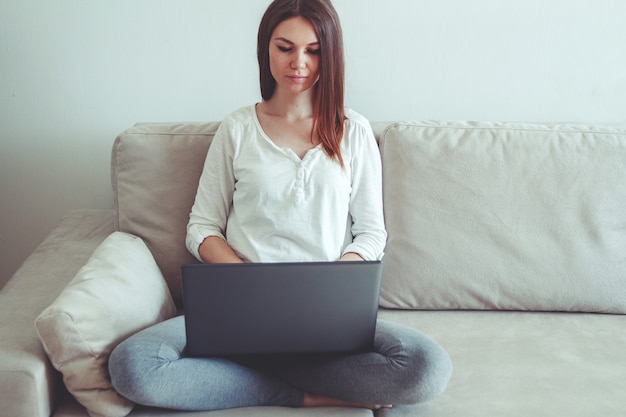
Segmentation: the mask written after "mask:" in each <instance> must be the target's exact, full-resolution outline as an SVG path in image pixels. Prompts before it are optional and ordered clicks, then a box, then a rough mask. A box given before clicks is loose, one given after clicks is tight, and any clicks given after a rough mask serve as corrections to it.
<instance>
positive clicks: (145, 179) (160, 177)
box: [111, 122, 219, 306]
mask: <svg viewBox="0 0 626 417" xmlns="http://www.w3.org/2000/svg"><path fill="white" fill-rule="evenodd" d="M218 127H219V123H217V122H214V123H182V124H161V125H159V124H149V125H148V124H144V125H141V124H140V125H136V126H135V127H133V128H130V129H128V130H126V131H124V132H122V133H121V134H120V135H119V136H118V138H117V139H116V141H115V144H114V145H113V154H112V158H111V175H112V179H111V181H112V184H113V196H114V203H115V230H119V231H122V232H127V233H131V234H133V235H136V236H139V237H141V238H142V239H143V241H144V242H145V243H146V245H148V248H149V249H150V251H151V252H152V254H153V255H154V258H155V259H156V262H157V264H158V265H159V267H160V268H161V271H162V272H163V276H164V277H165V279H166V281H167V283H168V285H169V287H170V290H171V293H172V296H173V297H174V301H175V302H176V303H177V304H178V305H179V306H180V305H182V290H181V288H182V284H181V270H180V267H181V265H182V264H184V263H193V262H196V259H195V258H194V257H193V256H192V255H191V254H190V253H189V252H188V251H187V248H186V247H185V235H186V232H187V223H188V221H189V213H190V212H191V206H192V205H193V202H194V199H195V196H196V191H197V188H198V182H199V180H200V175H201V174H202V167H203V165H204V159H205V157H206V153H207V151H208V149H209V145H210V143H211V141H212V140H213V136H214V135H215V131H216V130H217V128H218Z"/></svg>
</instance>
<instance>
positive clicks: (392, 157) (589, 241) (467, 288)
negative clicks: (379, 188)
mask: <svg viewBox="0 0 626 417" xmlns="http://www.w3.org/2000/svg"><path fill="white" fill-rule="evenodd" d="M380 146H381V152H382V158H383V177H384V185H383V189H384V205H385V220H386V225H387V230H388V233H389V238H388V244H387V248H386V250H385V252H386V256H385V259H384V261H385V269H384V279H383V289H382V294H381V305H382V306H385V307H391V308H409V309H412V308H414V309H496V310H535V311H537V310H550V311H589V312H610V313H626V268H625V265H626V250H624V248H626V210H625V209H624V208H625V207H626V186H624V184H626V163H625V161H626V133H625V132H624V131H623V130H621V131H619V130H616V129H611V128H603V129H601V128H583V127H580V126H578V127H577V126H542V125H521V124H520V125H511V124H509V125H505V124H496V123H461V122H449V123H444V122H441V123H437V122H415V123H411V122H407V123H397V124H393V125H391V126H390V127H389V128H387V130H386V131H385V132H384V133H383V135H382V137H381V140H380Z"/></svg>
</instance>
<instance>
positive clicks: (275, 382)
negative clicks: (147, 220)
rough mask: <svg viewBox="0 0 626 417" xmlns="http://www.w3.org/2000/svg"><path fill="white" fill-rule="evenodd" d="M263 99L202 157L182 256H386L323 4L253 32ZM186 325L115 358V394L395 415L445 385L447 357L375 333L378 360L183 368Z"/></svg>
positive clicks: (368, 162) (121, 349)
mask: <svg viewBox="0 0 626 417" xmlns="http://www.w3.org/2000/svg"><path fill="white" fill-rule="evenodd" d="M257 53H258V60H259V67H260V79H261V93H262V97H263V101H262V102H261V103H259V104H256V105H254V106H249V107H245V108H243V109H240V110H237V111H235V112H233V113H231V114H230V115H229V116H228V117H226V119H225V120H224V121H223V123H222V124H221V126H220V128H219V130H218V132H217V133H216V135H215V138H214V141H213V143H212V145H211V147H210V150H209V152H208V154H207V158H206V162H205V167H204V171H203V174H202V177H201V179H200V183H199V186H198V192H197V195H196V201H195V204H194V206H193V208H192V212H191V215H190V221H189V225H188V229H187V247H188V249H189V250H190V252H191V253H193V254H194V255H195V256H196V257H197V258H198V259H199V260H201V261H203V262H207V263H228V262H278V261H291V262H299V261H335V260H372V259H379V258H381V257H382V251H383V248H384V246H385V240H386V232H385V229H384V222H383V211H382V195H381V167H380V157H379V152H378V149H377V146H376V142H375V139H374V137H373V134H372V131H371V128H370V126H369V124H368V122H367V120H365V119H364V118H363V117H362V116H360V115H359V114H357V113H355V112H353V111H351V110H348V109H344V106H343V89H344V63H343V47H342V36H341V29H340V25H339V20H338V17H337V14H336V11H335V9H334V8H333V6H332V5H331V3H330V1H329V0H275V1H274V2H273V3H272V4H271V5H270V6H269V8H268V9H267V11H266V13H265V15H264V17H263V19H262V21H261V24H260V28H259V36H258V50H257ZM184 347H185V331H184V322H183V319H182V318H181V317H179V318H175V319H172V320H169V321H166V322H164V323H161V324H158V325H156V326H154V327H152V328H149V329H147V330H144V331H142V332H140V333H138V334H137V335H135V336H133V337H131V338H130V339H128V340H127V341H125V342H123V343H122V344H121V345H120V346H118V347H117V348H116V349H115V350H114V352H113V354H112V355H111V358H110V363H109V366H110V371H111V378H112V381H113V385H114V387H115V388H116V390H117V391H118V392H120V393H121V394H122V395H124V396H126V397H128V398H129V399H131V400H133V401H135V402H137V403H140V404H145V405H150V406H158V407H165V408H174V409H184V410H213V409H223V408H234V407H245V406H263V405H275V406H291V407H303V406H304V407H309V406H352V407H364V408H371V409H376V408H381V407H391V405H392V404H410V403H416V402H419V401H425V400H428V399H430V398H432V397H434V396H436V395H438V394H440V393H441V392H442V391H443V390H444V389H445V387H446V385H447V382H448V379H449V377H450V372H451V364H450V359H449V357H448V355H447V354H446V352H445V351H444V350H443V349H441V348H440V347H439V346H438V345H437V344H436V343H435V342H433V341H432V340H430V339H429V338H428V337H426V336H425V335H423V334H422V333H420V332H418V331H416V330H414V329H410V328H407V327H403V326H400V325H397V324H393V323H388V322H384V321H382V320H381V321H379V322H378V324H377V330H376V338H375V351H374V352H371V353H359V354H350V355H348V354H335V355H317V356H310V355H308V356H307V357H306V360H300V359H301V358H302V357H300V358H299V357H298V356H291V357H280V358H274V359H272V360H271V361H270V360H269V359H267V358H258V357H257V358H255V357H247V358H245V359H244V358H236V359H234V358H226V357H212V358H190V357H185V356H184Z"/></svg>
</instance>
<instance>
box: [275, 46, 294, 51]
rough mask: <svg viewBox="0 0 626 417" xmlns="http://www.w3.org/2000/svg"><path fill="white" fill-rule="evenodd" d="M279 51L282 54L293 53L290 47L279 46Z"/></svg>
mask: <svg viewBox="0 0 626 417" xmlns="http://www.w3.org/2000/svg"><path fill="white" fill-rule="evenodd" d="M278 50H279V51H281V52H289V51H291V48H289V47H288V46H279V47H278Z"/></svg>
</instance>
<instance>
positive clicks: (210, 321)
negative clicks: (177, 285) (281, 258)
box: [182, 261, 382, 356]
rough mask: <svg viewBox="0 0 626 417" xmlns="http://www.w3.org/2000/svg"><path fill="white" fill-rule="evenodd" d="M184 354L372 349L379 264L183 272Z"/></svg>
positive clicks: (234, 267) (237, 267) (275, 265)
mask: <svg viewBox="0 0 626 417" xmlns="http://www.w3.org/2000/svg"><path fill="white" fill-rule="evenodd" d="M182 271H183V302H184V307H185V327H186V332H187V347H186V353H187V354H189V355H196V356H206V355H232V354H258V353H312V352H346V351H362V350H371V349H372V346H373V341H374V332H375V330H376V316H377V313H378V301H379V292H380V284H381V275H382V263H381V262H380V261H373V262H313V263H262V264H260V263H259V264H213V265H204V264H192V265H184V266H183V267H182Z"/></svg>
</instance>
